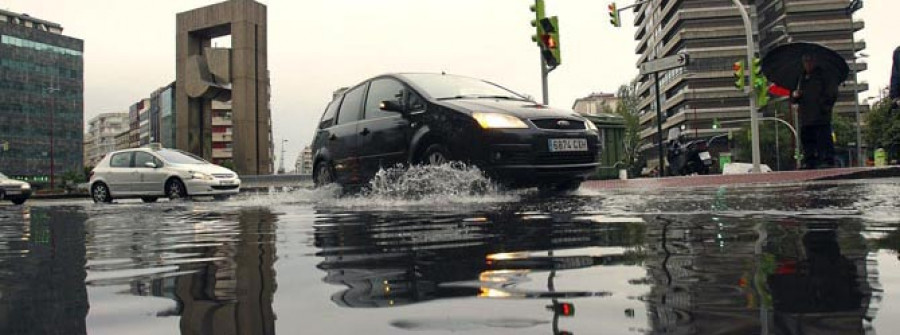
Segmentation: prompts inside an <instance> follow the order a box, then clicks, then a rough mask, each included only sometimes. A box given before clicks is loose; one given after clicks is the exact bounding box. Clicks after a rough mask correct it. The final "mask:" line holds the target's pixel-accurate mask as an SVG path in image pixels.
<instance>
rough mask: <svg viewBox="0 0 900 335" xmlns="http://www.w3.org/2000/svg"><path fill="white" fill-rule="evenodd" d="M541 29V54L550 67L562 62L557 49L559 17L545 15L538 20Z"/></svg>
mask: <svg viewBox="0 0 900 335" xmlns="http://www.w3.org/2000/svg"><path fill="white" fill-rule="evenodd" d="M540 27H541V30H543V33H542V34H541V35H540V36H541V42H540V43H541V55H542V56H543V57H544V61H545V62H546V63H547V65H548V66H550V67H555V66H559V64H560V63H562V58H561V57H560V56H561V55H560V49H559V19H558V18H557V17H556V16H551V17H545V18H543V19H541V21H540Z"/></svg>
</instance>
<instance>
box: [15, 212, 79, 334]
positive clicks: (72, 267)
mask: <svg viewBox="0 0 900 335" xmlns="http://www.w3.org/2000/svg"><path fill="white" fill-rule="evenodd" d="M85 217H86V216H85V214H84V213H81V212H79V211H78V210H76V209H72V208H58V209H54V210H46V209H40V208H36V209H29V208H27V207H26V208H23V209H19V208H14V209H8V208H7V209H0V222H3V224H2V225H0V334H85V333H86V331H87V330H86V326H85V316H86V315H87V313H88V299H87V290H86V289H85V286H84V279H85V275H86V273H85V270H84V265H85V243H84V232H85V230H84V220H85Z"/></svg>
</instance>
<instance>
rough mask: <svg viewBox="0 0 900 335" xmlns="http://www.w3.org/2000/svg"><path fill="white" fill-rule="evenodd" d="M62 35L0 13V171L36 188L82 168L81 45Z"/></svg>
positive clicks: (52, 27)
mask: <svg viewBox="0 0 900 335" xmlns="http://www.w3.org/2000/svg"><path fill="white" fill-rule="evenodd" d="M62 32H63V27H62V26H61V25H59V24H57V23H53V22H50V21H45V20H42V19H38V18H35V17H32V16H30V15H28V14H19V13H14V12H9V11H5V10H0V143H8V144H9V145H8V150H2V149H0V172H3V173H4V174H6V175H9V176H11V177H13V178H17V179H22V180H25V181H28V182H31V183H32V184H35V185H37V187H43V186H47V185H49V183H50V181H51V179H53V177H52V176H56V179H57V180H55V183H56V184H59V182H60V181H59V180H58V179H59V177H60V176H61V175H62V174H63V173H65V172H66V171H80V170H81V167H82V160H83V157H82V155H83V150H82V143H83V132H84V125H83V122H84V111H83V91H84V79H83V78H84V65H83V58H82V52H83V50H84V42H83V41H82V40H80V39H77V38H73V37H69V36H65V35H63V34H62ZM51 175H52V176H51Z"/></svg>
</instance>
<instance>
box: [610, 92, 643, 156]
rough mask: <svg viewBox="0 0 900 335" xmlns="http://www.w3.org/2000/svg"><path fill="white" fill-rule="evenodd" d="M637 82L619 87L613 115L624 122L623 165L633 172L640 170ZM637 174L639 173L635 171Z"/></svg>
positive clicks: (639, 123) (639, 124)
mask: <svg viewBox="0 0 900 335" xmlns="http://www.w3.org/2000/svg"><path fill="white" fill-rule="evenodd" d="M637 89H638V86H637V82H636V81H632V82H631V83H630V84H628V85H622V86H620V87H619V92H618V96H619V104H618V105H617V106H616V109H615V111H614V114H617V115H619V116H621V117H622V119H623V120H624V121H625V139H624V142H625V157H624V158H623V162H622V163H623V164H624V165H625V167H626V168H627V169H628V170H631V171H633V172H634V170H636V169H640V168H642V166H641V165H642V164H640V163H639V161H640V157H639V155H640V153H639V150H640V147H641V117H640V114H639V111H638V104H639V103H640V97H638V95H637ZM637 173H638V174H639V173H640V171H637Z"/></svg>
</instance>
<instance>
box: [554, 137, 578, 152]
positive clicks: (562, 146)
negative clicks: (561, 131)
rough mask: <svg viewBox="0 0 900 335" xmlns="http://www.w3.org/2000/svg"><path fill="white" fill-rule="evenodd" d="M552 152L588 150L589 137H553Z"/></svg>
mask: <svg viewBox="0 0 900 335" xmlns="http://www.w3.org/2000/svg"><path fill="white" fill-rule="evenodd" d="M549 141H550V152H564V151H587V150H588V145H587V139H584V138H551V139H550V140H549Z"/></svg>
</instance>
